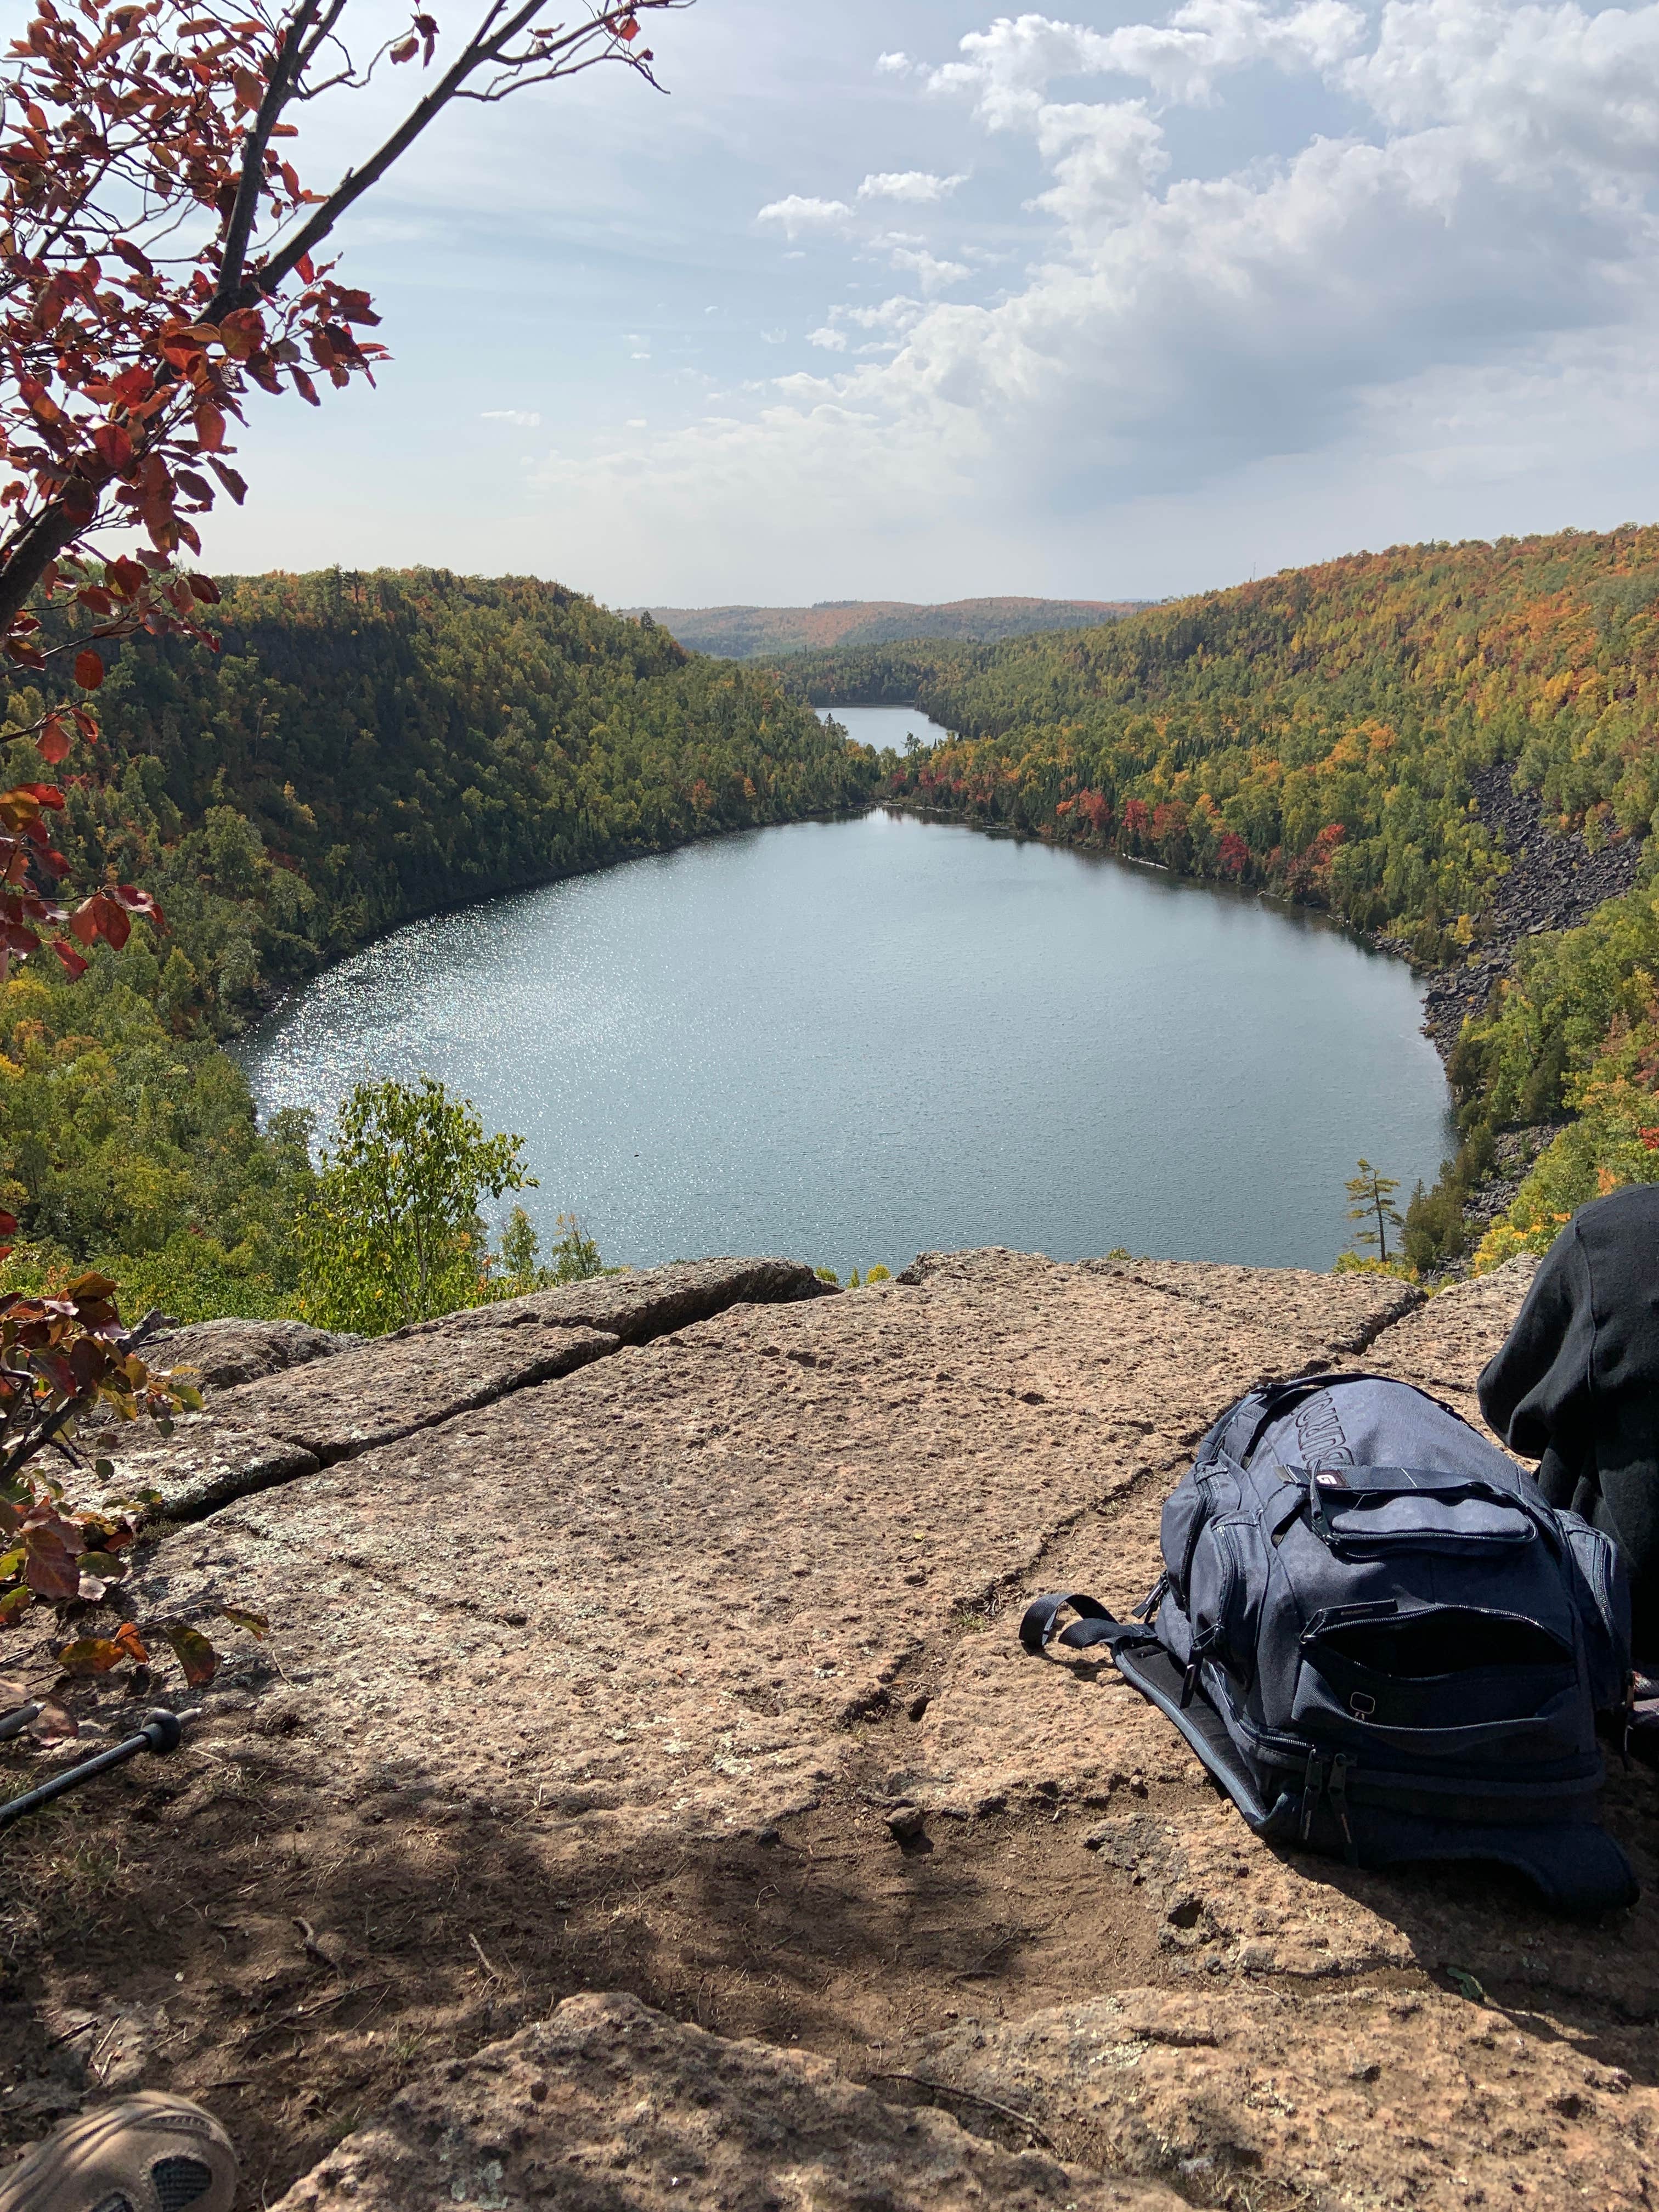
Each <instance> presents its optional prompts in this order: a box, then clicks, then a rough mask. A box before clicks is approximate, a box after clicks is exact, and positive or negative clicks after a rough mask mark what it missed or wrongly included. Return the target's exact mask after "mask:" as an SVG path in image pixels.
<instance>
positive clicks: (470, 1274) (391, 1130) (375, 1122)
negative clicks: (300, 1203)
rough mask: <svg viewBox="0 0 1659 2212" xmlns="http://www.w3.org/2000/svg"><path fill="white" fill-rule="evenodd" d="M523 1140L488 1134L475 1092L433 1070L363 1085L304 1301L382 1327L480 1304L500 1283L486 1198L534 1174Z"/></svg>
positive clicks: (328, 1184)
mask: <svg viewBox="0 0 1659 2212" xmlns="http://www.w3.org/2000/svg"><path fill="white" fill-rule="evenodd" d="M523 1150H524V1139H523V1138H522V1137H508V1136H501V1135H497V1136H493V1137H487V1136H486V1135H485V1134H484V1128H483V1122H482V1121H480V1120H479V1119H478V1116H477V1113H476V1112H475V1111H474V1110H473V1108H472V1105H471V1101H470V1100H467V1099H465V1098H452V1097H450V1095H449V1093H448V1092H447V1091H446V1090H445V1088H444V1086H443V1085H442V1084H441V1083H440V1082H438V1081H437V1080H436V1079H435V1078H434V1077H432V1076H429V1075H426V1076H422V1078H421V1080H420V1082H419V1083H418V1084H417V1085H405V1084H402V1083H396V1082H385V1083H360V1084H358V1085H357V1086H356V1089H355V1090H354V1091H351V1093H350V1094H349V1097H347V1098H346V1099H345V1101H344V1103H343V1104H342V1106H341V1108H340V1114H339V1121H338V1124H337V1131H336V1135H335V1141H334V1147H333V1150H332V1151H331V1152H325V1153H324V1155H323V1158H322V1162H321V1164H320V1166H319V1169H318V1171H317V1179H316V1186H315V1194H314V1197H313V1200H312V1203H311V1205H310V1206H309V1208H308V1209H307V1217H306V1219H305V1221H304V1223H303V1224H302V1226H301V1244H302V1248H303V1261H302V1271H303V1272H302V1275H301V1298H302V1302H303V1304H304V1306H305V1309H306V1311H307V1313H308V1314H309V1315H310V1316H312V1318H313V1320H315V1321H318V1322H321V1323H322V1324H323V1325H324V1326H325V1328H356V1329H362V1331H364V1332H365V1333H366V1334H369V1335H376V1336H378V1335H380V1334H384V1333H385V1331H386V1330H387V1329H391V1328H401V1327H403V1326H404V1324H405V1323H407V1322H412V1321H428V1320H430V1319H431V1318H432V1317H433V1316H435V1315H437V1314H443V1313H451V1312H453V1311H454V1310H455V1309H456V1308H457V1307H458V1306H471V1305H478V1304H482V1303H483V1301H484V1300H485V1299H486V1298H488V1297H489V1296H490V1295H491V1289H490V1284H489V1254H488V1251H487V1249H486V1246H485V1243H484V1236H483V1225H482V1224H481V1223H480V1221H479V1219H478V1207H479V1205H480V1202H481V1200H483V1198H484V1197H485V1196H486V1195H487V1196H489V1197H490V1198H499V1197H500V1196H501V1194H502V1192H503V1191H508V1190H522V1189H524V1188H526V1185H529V1184H532V1183H533V1182H534V1180H535V1179H534V1177H533V1176H527V1175H526V1173H525V1171H524V1169H523V1167H522V1165H521V1164H520V1156H521V1154H522V1152H523ZM533 1235H534V1231H532V1237H533Z"/></svg>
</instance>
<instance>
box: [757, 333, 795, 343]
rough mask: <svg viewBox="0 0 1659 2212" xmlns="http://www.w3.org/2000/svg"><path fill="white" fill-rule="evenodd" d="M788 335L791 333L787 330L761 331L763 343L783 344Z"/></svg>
mask: <svg viewBox="0 0 1659 2212" xmlns="http://www.w3.org/2000/svg"><path fill="white" fill-rule="evenodd" d="M788 336H789V333H788V331H762V332H761V343H762V344H763V345H781V344H782V343H784V341H785V339H786V338H787V337H788Z"/></svg>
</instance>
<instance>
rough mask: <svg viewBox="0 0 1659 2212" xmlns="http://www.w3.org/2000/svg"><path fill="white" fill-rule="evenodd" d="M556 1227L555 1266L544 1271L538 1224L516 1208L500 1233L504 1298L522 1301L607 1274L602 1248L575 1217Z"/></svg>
mask: <svg viewBox="0 0 1659 2212" xmlns="http://www.w3.org/2000/svg"><path fill="white" fill-rule="evenodd" d="M556 1228H557V1230H558V1232H559V1234H558V1237H557V1238H556V1242H555V1243H554V1246H553V1261H552V1265H551V1266H550V1267H544V1266H543V1264H542V1243H541V1239H540V1237H538V1235H537V1234H536V1225H535V1223H534V1222H533V1221H532V1219H531V1218H530V1216H529V1215H528V1214H527V1213H526V1212H525V1209H524V1208H523V1206H514V1207H513V1211H512V1212H511V1213H510V1214H509V1215H508V1216H507V1226H506V1228H505V1229H503V1230H502V1231H501V1274H500V1275H499V1276H498V1277H497V1278H496V1285H497V1288H498V1289H499V1291H500V1292H501V1295H502V1296H503V1297H522V1296H523V1295H524V1293H525V1292H526V1291H550V1290H554V1289H556V1287H557V1286H558V1285H560V1284H562V1283H585V1282H586V1281H587V1280H588V1279H589V1278H590V1277H592V1276H594V1275H602V1274H603V1273H605V1262H604V1261H602V1260H601V1259H600V1257H599V1246H598V1245H597V1244H596V1243H594V1242H593V1239H592V1237H586V1236H584V1235H583V1234H582V1225H581V1223H580V1221H579V1220H578V1219H577V1218H576V1216H575V1215H574V1213H562V1214H561V1215H560V1216H559V1218H558V1220H557V1222H556Z"/></svg>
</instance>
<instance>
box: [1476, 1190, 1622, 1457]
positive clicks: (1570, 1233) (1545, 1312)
mask: <svg viewBox="0 0 1659 2212" xmlns="http://www.w3.org/2000/svg"><path fill="white" fill-rule="evenodd" d="M1594 1354H1595V1308H1594V1304H1593V1302H1592V1299H1591V1297H1590V1280H1589V1267H1588V1265H1587V1264H1586V1261H1585V1259H1584V1253H1583V1245H1582V1243H1581V1242H1580V1239H1579V1233H1578V1230H1577V1226H1576V1225H1574V1226H1572V1227H1571V1228H1569V1229H1567V1230H1566V1231H1564V1232H1563V1234H1562V1235H1561V1236H1559V1237H1557V1238H1556V1240H1555V1242H1554V1243H1553V1245H1552V1246H1551V1247H1550V1249H1549V1251H1548V1252H1547V1254H1546V1255H1545V1258H1544V1260H1543V1262H1542V1264H1541V1267H1539V1270H1538V1273H1536V1274H1535V1275H1534V1277H1533V1280H1532V1288H1531V1289H1530V1290H1529V1291H1528V1292H1527V1296H1526V1299H1525V1302H1524V1304H1522V1308H1521V1310H1520V1312H1519V1313H1518V1314H1517V1315H1516V1317H1515V1325H1514V1327H1513V1328H1511V1329H1510V1333H1509V1334H1508V1336H1507V1337H1506V1338H1505V1339H1504V1342H1503V1344H1502V1345H1501V1346H1499V1348H1498V1351H1497V1352H1495V1353H1494V1354H1493V1356H1492V1358H1491V1359H1490V1360H1489V1361H1488V1362H1487V1363H1486V1366H1485V1368H1484V1369H1483V1370H1481V1375H1480V1384H1479V1386H1478V1387H1479V1395H1480V1411H1481V1413H1482V1414H1483V1415H1484V1416H1485V1417H1486V1420H1487V1422H1488V1423H1489V1424H1490V1425H1491V1426H1492V1428H1493V1429H1495V1430H1496V1431H1497V1432H1498V1435H1499V1436H1500V1437H1503V1439H1504V1443H1506V1444H1508V1446H1509V1447H1510V1450H1511V1451H1514V1452H1518V1453H1519V1454H1520V1455H1521V1456H1522V1459H1541V1458H1542V1457H1543V1455H1544V1454H1545V1453H1546V1452H1547V1450H1549V1449H1550V1448H1551V1446H1552V1445H1553V1446H1554V1448H1555V1449H1556V1450H1557V1451H1558V1452H1559V1454H1560V1455H1561V1457H1562V1458H1563V1459H1564V1460H1567V1461H1571V1460H1572V1459H1574V1458H1575V1457H1576V1456H1577V1450H1578V1448H1579V1446H1580V1443H1581V1440H1583V1438H1585V1437H1587V1434H1588V1430H1589V1392H1590V1370H1591V1363H1592V1359H1593V1358H1594Z"/></svg>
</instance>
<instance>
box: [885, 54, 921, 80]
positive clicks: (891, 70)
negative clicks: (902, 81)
mask: <svg viewBox="0 0 1659 2212" xmlns="http://www.w3.org/2000/svg"><path fill="white" fill-rule="evenodd" d="M915 66H916V64H915V63H914V62H913V61H912V60H911V58H910V57H909V55H908V54H878V55H877V56H876V74H877V75H878V76H909V74H910V72H911V70H913V69H915Z"/></svg>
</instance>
